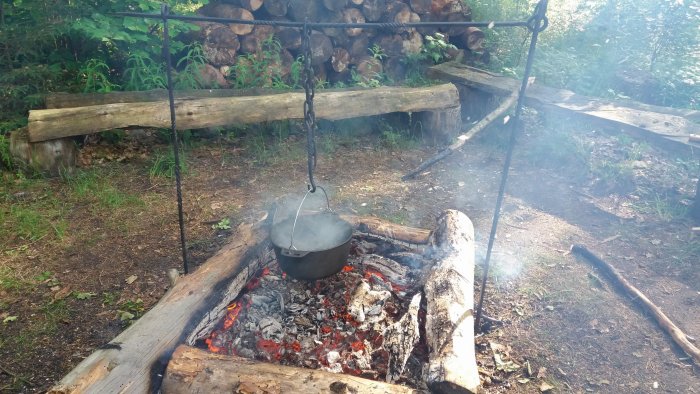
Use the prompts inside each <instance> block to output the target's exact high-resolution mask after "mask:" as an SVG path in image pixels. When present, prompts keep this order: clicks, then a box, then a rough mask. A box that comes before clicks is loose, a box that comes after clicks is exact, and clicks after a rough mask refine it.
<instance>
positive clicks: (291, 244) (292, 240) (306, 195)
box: [289, 186, 333, 257]
mask: <svg viewBox="0 0 700 394" xmlns="http://www.w3.org/2000/svg"><path fill="white" fill-rule="evenodd" d="M316 188H317V189H321V191H322V192H323V195H324V196H326V209H328V211H329V212H333V210H332V209H331V202H330V200H329V199H328V193H326V189H324V188H322V187H321V186H316ZM309 193H313V191H312V189H310V190H307V191H306V194H304V198H302V199H301V203H300V204H299V208H297V213H296V215H294V224H292V235H291V236H290V237H289V250H297V248H295V247H294V230H296V228H297V219H299V212H301V207H302V206H304V201H306V197H308V196H309ZM297 257H301V256H297Z"/></svg>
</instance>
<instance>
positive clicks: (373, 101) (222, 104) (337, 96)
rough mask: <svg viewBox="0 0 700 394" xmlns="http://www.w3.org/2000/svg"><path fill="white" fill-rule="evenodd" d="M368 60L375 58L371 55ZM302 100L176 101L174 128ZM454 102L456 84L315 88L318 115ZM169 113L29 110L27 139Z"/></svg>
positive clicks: (151, 121)
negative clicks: (340, 88) (335, 88)
mask: <svg viewBox="0 0 700 394" xmlns="http://www.w3.org/2000/svg"><path fill="white" fill-rule="evenodd" d="M331 52H332V48H331ZM329 56H330V55H329ZM370 59H371V58H370ZM372 60H374V61H375V62H376V60H375V59H372ZM370 64H376V63H373V62H372V61H371V60H369V61H368V62H367V65H365V66H363V70H364V72H369V71H370V70H378V71H381V69H380V68H374V67H375V66H371V65H370ZM303 102H304V94H303V93H297V92H292V93H278V94H270V95H265V96H246V97H225V98H209V99H194V100H183V101H179V100H178V101H177V102H176V103H175V109H176V116H177V120H178V122H177V125H178V128H179V129H180V130H188V129H201V128H205V127H214V126H223V125H230V124H236V123H258V122H266V121H272V120H283V119H300V118H301V117H302V116H303V111H302V110H301V109H302V108H303ZM457 105H459V95H458V93H457V88H456V87H455V86H454V85H452V84H444V85H435V86H427V87H420V88H400V87H381V88H377V89H369V90H354V91H326V90H323V91H318V92H317V93H316V102H315V110H316V117H317V118H319V119H329V120H336V119H347V118H353V117H359V116H370V115H379V114H384V113H389V112H417V111H431V110H443V109H444V108H452V107H455V106H457ZM169 114H170V111H169V109H168V102H167V101H159V102H149V103H120V104H108V105H96V106H90V107H80V108H65V109H46V110H32V111H30V113H29V125H28V130H29V138H30V141H32V142H37V141H45V140H49V139H55V138H64V137H69V136H74V135H83V134H88V133H95V132H98V131H103V130H110V129H115V128H123V127H129V126H143V127H164V128H167V127H170V115H169Z"/></svg>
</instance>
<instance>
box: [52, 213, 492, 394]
mask: <svg viewBox="0 0 700 394" xmlns="http://www.w3.org/2000/svg"><path fill="white" fill-rule="evenodd" d="M344 219H345V220H347V221H348V222H349V223H351V224H352V225H353V227H354V229H355V230H356V232H355V233H354V235H353V240H352V245H351V246H352V251H351V254H350V258H349V259H348V261H347V263H346V265H345V267H344V269H342V270H341V272H340V273H338V274H335V275H332V276H330V277H327V278H324V279H320V280H317V281H313V282H312V281H309V282H307V281H298V280H294V279H292V278H291V277H285V275H284V274H283V273H282V272H281V271H280V270H279V268H278V267H277V266H276V263H275V262H274V252H273V249H272V247H271V245H270V242H269V233H268V231H267V228H266V227H265V226H263V225H261V224H260V223H259V224H256V225H241V226H239V228H238V230H237V232H236V234H235V236H233V237H232V238H231V243H230V244H228V245H226V246H224V248H222V250H221V251H220V252H219V253H217V254H216V255H215V256H213V257H212V258H211V259H209V260H208V261H207V262H206V263H205V264H203V265H202V266H201V267H199V268H198V269H197V271H195V272H194V273H192V274H190V275H187V276H185V277H183V278H181V279H180V280H178V282H177V283H176V284H175V285H174V286H173V287H172V289H171V290H170V291H169V292H168V293H167V294H166V295H165V296H164V297H163V298H162V299H161V301H160V302H159V303H158V304H157V305H156V306H154V307H153V308H152V309H151V310H150V311H149V312H148V313H146V314H145V315H144V316H143V317H142V318H141V319H139V320H138V321H137V322H136V323H134V324H133V325H132V326H131V327H129V328H128V329H127V330H125V331H124V332H122V333H121V334H120V335H119V336H117V337H116V338H114V339H113V340H112V341H111V342H110V343H109V344H107V345H105V346H104V347H102V348H100V349H98V350H96V351H95V352H94V353H93V354H92V355H90V356H89V357H88V358H86V359H85V360H83V362H81V363H80V364H79V365H78V366H77V367H76V368H75V369H74V370H73V371H71V372H70V373H69V374H68V375H66V376H65V377H64V378H63V379H62V380H61V382H59V383H58V385H57V386H55V387H54V388H52V390H51V391H50V392H51V393H69V392H71V393H72V392H120V391H121V392H123V391H129V392H152V391H157V390H159V389H160V390H161V391H162V392H164V393H190V392H236V393H254V392H255V393H264V392H268V393H278V392H285V393H295V392H299V393H305V394H308V393H316V392H318V393H327V392H329V391H331V392H337V393H340V392H347V393H352V392H356V393H408V392H415V391H423V390H425V389H426V388H427V389H429V390H430V391H432V392H458V393H459V392H474V391H475V390H476V388H477V387H478V385H479V378H478V373H477V369H476V360H475V357H474V332H473V329H474V327H473V318H472V309H473V291H474V290H473V275H474V273H473V269H474V243H473V228H472V225H471V222H470V221H469V219H468V218H467V217H466V216H465V215H464V214H462V213H460V212H457V211H446V212H445V213H444V214H443V215H442V216H441V217H440V218H439V219H438V225H437V227H436V229H435V231H433V232H429V231H427V230H422V229H414V228H408V227H403V226H399V225H395V224H392V223H389V222H386V221H382V220H379V219H377V218H367V217H344ZM210 349H211V350H213V351H214V352H212V351H211V350H210ZM166 366H167V370H166Z"/></svg>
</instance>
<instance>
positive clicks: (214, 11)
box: [202, 3, 255, 36]
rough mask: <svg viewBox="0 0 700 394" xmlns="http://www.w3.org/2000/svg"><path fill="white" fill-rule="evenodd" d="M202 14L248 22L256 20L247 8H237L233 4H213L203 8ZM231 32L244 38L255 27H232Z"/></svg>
mask: <svg viewBox="0 0 700 394" xmlns="http://www.w3.org/2000/svg"><path fill="white" fill-rule="evenodd" d="M202 12H203V13H204V14H205V15H207V16H213V17H216V18H229V19H240V20H246V21H252V20H255V17H253V14H252V13H251V12H250V11H248V10H246V9H245V8H240V7H235V6H233V5H231V4H221V3H219V4H213V5H211V6H207V7H203V8H202ZM230 29H231V31H233V32H234V33H236V34H237V35H239V36H244V35H246V34H248V33H250V32H251V31H253V25H230Z"/></svg>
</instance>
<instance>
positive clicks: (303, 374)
mask: <svg viewBox="0 0 700 394" xmlns="http://www.w3.org/2000/svg"><path fill="white" fill-rule="evenodd" d="M162 390H163V393H165V394H178V393H260V394H262V393H306V394H321V393H323V394H325V393H367V394H408V393H414V392H415V390H413V389H410V388H408V387H404V386H399V385H393V384H389V383H384V382H378V381H375V380H369V379H364V378H360V377H357V376H352V375H345V374H336V373H332V372H327V371H323V370H312V369H306V368H297V367H290V366H286V365H277V364H270V363H265V362H259V361H254V360H250V359H247V358H243V357H238V356H225V355H221V354H215V353H209V352H207V351H204V350H200V349H196V348H192V347H189V346H184V345H182V346H179V347H178V348H177V349H176V350H175V353H173V356H172V358H171V360H170V363H169V364H168V369H167V371H166V373H165V376H164V377H163V386H162Z"/></svg>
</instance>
